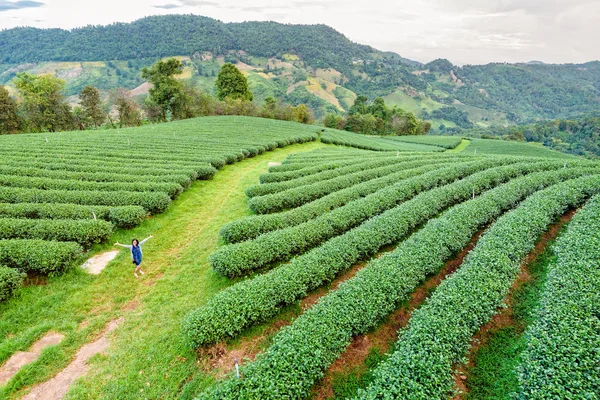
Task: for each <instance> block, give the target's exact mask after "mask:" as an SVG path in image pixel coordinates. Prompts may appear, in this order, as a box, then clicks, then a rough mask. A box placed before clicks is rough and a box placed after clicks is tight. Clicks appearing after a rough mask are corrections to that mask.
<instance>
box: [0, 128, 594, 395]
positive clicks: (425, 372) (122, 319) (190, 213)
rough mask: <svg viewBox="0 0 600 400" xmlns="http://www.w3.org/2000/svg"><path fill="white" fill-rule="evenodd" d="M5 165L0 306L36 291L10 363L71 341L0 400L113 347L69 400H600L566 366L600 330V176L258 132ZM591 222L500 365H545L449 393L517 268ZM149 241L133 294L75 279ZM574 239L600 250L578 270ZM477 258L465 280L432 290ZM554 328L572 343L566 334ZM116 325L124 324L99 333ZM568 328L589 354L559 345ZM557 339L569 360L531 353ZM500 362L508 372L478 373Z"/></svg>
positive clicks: (117, 284)
mask: <svg viewBox="0 0 600 400" xmlns="http://www.w3.org/2000/svg"><path fill="white" fill-rule="evenodd" d="M475 149H477V151H476V152H475ZM0 153H1V154H2V156H3V161H4V162H3V163H2V165H0V226H1V227H2V229H1V230H0V265H2V266H0V294H3V293H8V289H11V290H10V291H12V289H13V287H12V286H11V285H12V284H13V283H14V282H16V281H19V280H21V279H22V278H23V275H21V274H22V273H25V274H27V278H26V279H25V281H24V284H23V286H22V287H20V288H19V287H17V288H14V292H13V295H12V297H10V298H9V297H8V296H6V299H5V300H4V301H2V303H0V316H1V317H0V364H3V363H5V362H7V360H9V358H10V357H11V356H13V355H15V353H17V352H19V351H27V349H29V348H30V347H31V345H32V344H33V343H35V342H36V340H38V339H39V338H41V337H43V336H44V335H45V334H47V333H48V332H57V333H61V334H63V335H65V338H64V339H63V340H62V341H61V342H60V343H59V344H58V345H55V346H50V347H48V348H46V349H44V350H43V351H42V352H41V355H40V357H39V358H38V359H37V360H36V361H33V362H31V363H29V364H27V365H25V366H24V367H23V368H21V369H20V370H19V371H18V372H17V373H16V374H15V375H14V376H13V377H11V378H10V379H9V380H8V381H7V382H6V384H4V386H0V397H1V398H7V399H17V398H21V397H24V396H27V394H28V393H29V392H31V391H32V390H33V391H35V390H36V385H39V384H40V383H43V382H46V381H49V380H50V379H51V378H52V377H54V376H55V375H56V374H57V373H59V372H60V371H62V370H63V369H64V368H65V367H67V366H68V365H69V364H70V363H71V361H72V360H73V359H74V357H75V355H76V353H77V352H78V350H80V349H81V348H82V347H83V346H85V345H86V344H89V343H91V342H94V341H96V340H97V339H98V338H102V337H106V340H107V346H108V348H107V349H106V351H105V352H104V353H101V354H97V355H95V356H93V357H92V358H91V359H90V360H89V362H88V364H89V369H88V370H87V372H85V373H84V374H83V375H82V376H81V377H80V378H79V379H77V380H75V381H74V382H73V383H72V384H70V386H69V390H68V393H67V394H66V397H65V398H67V399H97V398H103V399H139V398H148V399H159V398H160V399H175V398H182V399H194V398H198V399H283V398H298V399H299V398H323V399H324V398H340V399H341V398H346V397H344V396H350V397H352V398H357V399H375V398H386V396H387V397H389V398H423V399H425V398H426V399H432V398H440V399H446V398H449V396H450V394H451V393H452V392H453V391H454V390H459V389H462V390H467V391H468V390H469V387H470V386H469V385H471V383H472V382H475V381H476V382H479V383H478V385H479V386H478V387H477V392H476V393H487V392H493V391H494V390H495V393H498V392H499V390H498V389H497V388H493V387H489V386H493V385H495V383H494V382H492V381H486V380H485V379H479V378H478V377H480V376H481V375H482V374H490V375H492V376H497V377H498V380H502V379H504V380H506V381H510V382H512V386H510V390H507V391H505V392H504V393H502V396H504V397H502V398H506V399H509V398H512V397H511V396H512V394H511V393H509V392H514V396H517V398H523V399H526V398H531V397H529V395H528V393H533V392H535V391H536V390H537V391H540V390H542V391H543V390H547V388H549V387H556V386H557V385H558V386H560V387H561V392H560V393H561V396H562V398H569V397H574V398H575V397H577V396H578V395H580V394H581V393H586V394H589V393H592V392H593V390H594V389H593V388H594V387H597V386H595V385H597V384H598V381H597V376H596V375H595V374H593V373H589V372H586V371H589V370H590V369H591V368H592V365H593V363H594V358H593V355H591V356H589V357H586V358H585V362H586V363H587V364H585V365H587V366H588V367H585V369H584V367H580V366H579V365H576V364H574V363H572V362H569V356H570V354H571V353H570V352H571V351H574V350H573V348H574V347H573V346H575V348H576V350H577V351H578V352H579V353H581V354H593V353H592V352H593V349H594V343H596V342H595V341H594V340H595V339H594V338H596V336H593V329H592V328H591V327H592V326H593V323H590V322H588V321H590V320H592V319H593V317H594V315H596V313H597V304H599V303H598V302H597V301H594V300H593V297H589V296H574V297H572V298H568V297H569V296H568V291H565V289H563V285H566V287H571V286H573V285H575V286H577V285H580V286H581V285H587V286H585V287H586V290H588V291H589V293H590V296H595V295H596V294H594V293H595V292H594V289H593V288H594V286H593V285H594V282H596V281H597V277H596V275H597V274H595V272H594V270H593V268H588V269H582V270H581V271H584V272H582V273H584V275H580V274H578V271H579V268H580V266H579V264H577V263H576V262H575V261H574V260H577V259H578V258H585V257H587V258H586V260H587V261H586V262H587V263H588V264H589V265H596V264H597V263H598V260H599V259H598V257H597V254H596V253H597V252H595V251H594V250H593V246H594V244H593V243H595V242H594V240H596V239H595V237H596V236H597V235H596V234H595V233H594V232H597V229H596V225H597V224H596V222H597V221H595V219H597V218H595V217H594V216H595V215H597V208H598V204H599V197H598V194H599V193H600V164H599V163H597V162H594V161H589V160H584V159H579V158H576V157H571V156H565V155H562V154H560V153H555V152H553V151H550V150H548V149H545V148H543V147H538V146H532V145H526V144H522V143H516V142H506V141H495V140H481V139H471V140H470V141H466V140H462V139H461V138H459V137H444V136H411V137H409V136H407V137H367V136H363V135H359V134H354V133H349V132H343V131H335V130H330V129H326V130H322V128H320V127H316V126H310V125H301V124H295V123H289V122H281V121H273V120H266V119H257V118H247V117H206V118H199V119H192V120H185V121H180V122H175V123H167V124H160V125H151V126H144V127H140V128H130V129H122V130H115V131H99V132H90V131H86V132H64V133H46V134H31V135H18V136H17V135H13V136H0ZM269 163H270V164H269ZM592 198H593V200H591V201H590V199H592ZM582 206H583V209H582V211H580V213H581V216H580V214H577V215H576V216H575V221H574V222H573V224H570V225H567V228H566V229H564V230H562V231H561V234H559V238H558V240H557V244H558V246H559V247H558V250H557V255H558V259H557V260H556V262H554V261H553V262H550V263H546V264H547V269H548V270H549V272H548V283H547V284H546V285H544V284H536V285H532V289H529V290H530V292H531V291H533V294H532V296H534V297H535V298H538V299H541V300H540V302H541V303H540V304H544V307H545V308H544V309H543V310H540V311H539V312H536V313H531V317H530V318H529V319H527V320H526V322H525V323H524V324H525V325H519V329H518V330H515V331H516V332H517V331H518V333H517V334H515V335H513V336H512V337H511V339H510V340H511V342H510V343H508V345H507V346H512V347H511V348H519V349H520V348H523V347H522V343H529V342H531V343H534V344H535V346H528V347H527V352H524V353H523V357H524V358H523V359H521V358H511V359H510V360H507V361H506V363H505V364H504V365H511V366H512V367H511V368H499V369H497V370H496V369H495V368H496V367H495V366H494V365H496V364H494V363H489V364H483V363H482V364H481V365H482V367H480V368H479V369H469V368H465V369H464V370H465V371H466V372H464V373H465V374H467V379H466V382H467V385H466V389H465V388H463V387H457V386H455V379H454V371H455V369H457V368H462V366H461V365H462V362H463V361H464V360H465V356H467V358H468V359H471V358H472V359H473V360H477V359H478V358H477V357H479V356H478V355H469V352H468V351H469V345H470V343H471V340H472V339H473V338H474V337H477V335H479V334H481V331H483V330H485V329H483V330H482V327H484V326H485V325H486V324H487V323H488V322H489V321H490V320H491V319H492V318H493V316H494V315H495V314H496V313H497V312H499V311H500V310H503V309H506V308H508V309H510V307H511V306H510V304H512V303H509V305H508V306H505V305H504V304H505V300H506V299H507V298H511V296H512V295H513V294H514V293H513V290H512V289H511V288H512V286H513V284H514V282H515V281H516V280H518V279H519V276H520V274H521V272H522V268H525V267H522V261H523V260H528V261H526V263H529V262H531V260H529V258H530V257H531V254H532V252H534V248H535V251H539V250H540V249H539V248H538V247H539V246H541V244H540V243H539V242H538V239H539V238H540V237H541V236H542V235H544V234H546V232H547V231H551V230H552V227H553V226H554V223H555V222H556V221H557V220H558V219H559V218H561V216H563V214H565V213H566V212H567V211H569V210H574V209H577V208H579V207H582ZM569 215H570V214H569ZM564 218H566V217H563V219H564ZM565 221H566V220H565ZM588 221H591V222H588ZM150 235H153V236H154V237H153V239H151V240H150V241H149V242H148V243H147V244H145V247H144V263H143V268H144V270H145V271H146V275H145V276H143V277H141V278H140V279H136V278H134V277H133V274H132V272H133V268H132V265H131V260H130V256H129V254H128V252H127V251H126V250H124V251H121V252H120V253H119V255H118V256H117V257H116V258H115V259H114V260H113V261H111V262H110V263H109V264H108V266H107V267H106V269H104V270H103V271H102V272H101V273H100V274H99V275H91V274H89V273H87V272H86V271H85V270H83V269H82V268H80V267H79V265H81V264H83V262H84V261H85V260H86V259H87V258H89V257H90V256H92V255H95V254H101V253H103V252H105V251H107V250H111V249H112V248H113V247H112V245H111V244H112V243H114V242H115V241H119V242H121V243H129V242H130V241H131V239H132V238H133V237H136V238H140V239H142V238H145V237H148V236H150ZM479 235H481V237H479ZM580 237H589V238H590V239H589V241H587V242H585V243H583V244H582V246H584V247H582V249H584V250H581V249H579V248H578V246H576V245H574V243H578V242H577V240H579V238H580ZM469 246H470V247H469ZM466 248H472V250H471V252H470V254H469V256H468V257H466V258H465V259H464V260H462V259H461V260H460V262H459V263H457V265H456V266H455V267H454V268H455V269H456V272H454V270H453V271H451V272H449V275H448V276H447V277H446V279H443V280H442V279H441V278H440V279H439V280H436V279H435V277H436V276H438V275H439V274H440V273H442V272H441V271H446V269H447V268H448V265H450V264H449V262H450V261H451V260H453V259H454V258H455V257H456V256H457V254H459V253H460V252H461V251H462V250H463V249H466ZM46 249H47V250H46ZM552 251H553V250H552V249H547V251H546V252H545V253H544V254H545V256H544V257H552V254H550V255H548V252H552ZM51 252H52V253H51ZM594 263H596V264H594ZM553 271H555V272H553ZM588 276H589V277H590V279H589V280H587V279H585V278H586V277H588ZM440 281H441V283H440ZM340 283H341V284H340ZM423 285H425V286H426V287H428V289H427V291H426V295H424V297H423V299H424V298H425V297H426V298H427V299H428V300H427V301H425V302H424V303H422V301H423V299H421V300H420V301H421V303H415V304H414V307H415V311H414V312H412V313H410V318H409V317H406V318H407V320H406V322H407V324H406V326H405V327H404V328H402V331H401V332H402V335H400V336H397V335H396V333H395V332H396V330H397V329H399V327H398V326H396V325H395V323H394V322H393V321H395V319H394V318H396V317H394V316H397V315H401V314H402V313H404V311H403V310H406V307H408V304H409V303H410V304H412V303H413V301H415V300H414V299H413V296H414V295H415V294H416V293H420V292H423V290H424V289H423V287H425V286H423ZM570 285H571V286H570ZM13 286H18V285H13ZM6 288H8V289H6ZM423 293H425V292H423ZM565 296H566V297H565ZM555 298H557V299H558V298H560V299H564V300H561V301H560V302H558V301H554V300H553V299H555ZM544 299H547V300H544ZM317 300H318V301H317ZM566 301H571V302H572V303H569V304H570V305H565V302H566ZM519 304H525V307H533V306H532V305H531V304H537V303H536V302H522V303H519ZM578 306H581V307H582V310H584V312H583V311H582V314H581V315H580V314H577V315H575V314H573V315H572V314H570V312H569V310H572V309H573V308H570V307H578ZM398 313H400V314H398ZM561 318H563V319H566V320H568V321H569V323H568V324H567V323H565V324H560V325H557V323H556V322H553V321H560V320H561ZM111 321H119V325H118V326H117V327H116V329H115V330H114V331H112V332H111V333H108V334H105V333H103V332H104V330H105V327H106V326H107V324H108V323H109V322H111ZM286 325H287V327H285V328H282V327H283V326H286ZM557 326H559V327H557ZM509 328H510V326H509ZM515 329H516V328H515ZM571 329H572V330H573V332H583V333H585V335H587V336H584V337H588V336H589V338H590V340H578V341H576V342H575V343H574V344H573V345H572V346H571V344H569V343H562V342H561V341H560V340H561V339H560V338H561V332H565V331H567V332H568V331H569V330H571ZM384 332H388V333H387V334H385V333H384ZM389 332H392V334H391V335H390V334H389ZM545 334H549V335H552V337H554V338H555V339H553V343H559V344H560V346H563V347H562V348H564V351H563V352H556V351H555V352H554V353H553V351H554V350H551V343H550V342H543V341H539V340H538V339H537V338H539V337H544V335H545ZM378 335H382V336H381V338H378ZM365 337H368V338H369V339H368V340H366V339H365V340H359V339H360V338H365ZM378 340H379V341H378ZM492 343H494V342H492ZM519 346H521V347H519ZM357 348H358V349H359V350H360V352H359V353H352V352H353V351H355V350H356V349H357ZM486 350H488V353H490V352H493V351H495V350H494V348H492V347H489V348H488V347H486V345H485V344H484V345H483V346H482V347H480V348H479V350H478V351H479V353H477V354H486V353H485V351H486ZM482 351H483V353H481V352H482ZM357 354H362V355H360V356H359V355H357ZM373 354H380V356H378V357H377V360H378V361H377V363H373V362H371V361H369V360H370V358H368V357H367V355H373ZM255 356H256V357H255ZM554 356H556V358H553V357H554ZM339 357H341V359H340V360H341V361H336V360H337V359H338V358H339ZM494 357H504V356H499V355H497V354H496V355H494ZM234 359H238V361H239V362H240V363H241V364H242V365H241V367H240V372H241V376H242V379H237V378H236V377H235V369H234ZM371 359H372V357H371ZM554 363H556V365H560V367H561V371H563V372H564V375H561V376H571V377H576V378H577V380H576V381H575V380H574V383H573V384H572V385H562V386H564V387H562V386H561V384H560V383H557V381H556V379H560V378H556V377H555V376H552V375H548V376H546V375H543V374H541V373H540V371H543V370H544V368H551V367H552V366H553V365H554ZM340 365H341V366H340ZM539 365H542V366H544V367H543V368H540V367H539ZM482 368H483V370H482ZM1 371H2V370H0V377H1V376H2V375H1ZM367 372H368V373H367ZM356 374H357V375H356ZM524 374H527V376H528V377H533V378H531V379H524V378H523V377H524V376H525V375H524ZM333 376H337V377H340V376H341V377H344V376H347V377H350V376H356V378H355V379H354V380H352V379H331V378H332V377H333ZM350 381H352V382H358V383H356V384H353V385H352V386H350V385H348V384H344V383H340V382H350ZM336 382H337V383H336ZM336 385H337V386H336ZM344 385H346V386H344ZM342 386H344V387H342ZM500 392H501V391H500ZM341 393H344V395H342V394H341ZM474 393H475V392H474ZM464 396H467V395H466V394H464ZM486 396H487V395H483V397H480V398H482V399H487V398H490V399H491V398H496V397H486ZM463 398H467V397H463ZM471 398H472V397H471ZM591 398H593V397H591Z"/></svg>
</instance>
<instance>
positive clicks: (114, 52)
mask: <svg viewBox="0 0 600 400" xmlns="http://www.w3.org/2000/svg"><path fill="white" fill-rule="evenodd" d="M227 50H243V51H245V52H247V53H250V54H252V55H255V56H259V57H278V56H279V57H281V56H282V55H283V54H285V53H290V52H291V53H294V54H297V55H298V56H300V57H301V58H302V59H303V60H304V61H306V62H307V63H308V64H309V65H311V66H314V67H334V68H335V67H339V66H346V65H350V64H351V62H352V60H353V59H355V58H361V59H364V58H366V57H367V55H368V54H369V53H370V52H372V51H374V50H373V49H372V48H371V47H369V46H362V45H359V44H356V43H353V42H351V41H350V40H348V39H347V38H346V37H345V36H343V35H342V34H340V33H339V32H337V31H335V30H334V29H332V28H330V27H328V26H325V25H284V24H279V23H276V22H242V23H222V22H220V21H217V20H215V19H212V18H208V17H202V16H196V15H166V16H151V17H146V18H143V19H140V20H138V21H135V22H132V23H115V24H111V25H107V26H86V27H83V28H77V29H73V30H71V31H67V30H63V29H38V28H28V27H26V28H15V29H9V30H4V31H2V32H0V62H1V63H9V64H15V63H27V62H40V61H98V60H129V59H137V58H148V57H155V58H156V57H167V56H172V55H193V54H194V53H197V52H205V51H209V52H212V53H213V54H223V53H224V52H226V51H227Z"/></svg>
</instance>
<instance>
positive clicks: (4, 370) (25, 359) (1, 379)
mask: <svg viewBox="0 0 600 400" xmlns="http://www.w3.org/2000/svg"><path fill="white" fill-rule="evenodd" d="M64 338H65V335H63V334H62V333H57V332H49V333H47V334H45V335H44V337H42V338H41V339H40V340H38V341H37V342H35V343H34V344H33V346H31V348H30V349H29V351H19V352H17V353H15V354H13V355H12V357H10V358H9V359H8V361H6V362H5V363H4V365H2V367H0V385H4V384H5V383H6V382H8V381H9V380H10V379H11V378H12V377H13V376H15V375H16V373H17V372H19V370H20V369H21V368H23V367H24V366H25V365H27V364H30V363H32V362H34V361H35V360H37V359H38V357H39V356H40V354H41V352H42V350H44V349H45V348H46V347H49V346H55V345H57V344H59V343H60V342H62V340H63V339H64Z"/></svg>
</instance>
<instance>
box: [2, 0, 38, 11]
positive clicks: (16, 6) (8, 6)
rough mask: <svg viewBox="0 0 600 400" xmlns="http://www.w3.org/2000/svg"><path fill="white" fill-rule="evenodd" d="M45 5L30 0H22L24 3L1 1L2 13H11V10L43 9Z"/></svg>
mask: <svg viewBox="0 0 600 400" xmlns="http://www.w3.org/2000/svg"><path fill="white" fill-rule="evenodd" d="M43 5H44V3H41V2H39V1H30V0H22V1H7V0H0V12H3V11H11V10H21V9H23V8H37V7H42V6H43Z"/></svg>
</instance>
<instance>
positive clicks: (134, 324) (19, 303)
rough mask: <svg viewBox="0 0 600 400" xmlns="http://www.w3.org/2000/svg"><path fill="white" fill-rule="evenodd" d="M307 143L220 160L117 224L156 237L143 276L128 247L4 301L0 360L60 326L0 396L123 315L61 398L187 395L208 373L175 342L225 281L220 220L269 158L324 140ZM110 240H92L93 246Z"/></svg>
mask: <svg viewBox="0 0 600 400" xmlns="http://www.w3.org/2000/svg"><path fill="white" fill-rule="evenodd" d="M323 146H324V145H323V144H321V143H307V144H303V145H294V146H289V147H286V148H283V149H277V150H275V151H273V152H268V153H266V154H263V155H261V156H258V157H255V158H251V159H248V160H245V161H243V162H240V163H236V164H233V165H229V166H226V167H225V168H223V169H222V170H221V171H219V172H218V173H217V174H216V176H215V177H214V179H213V180H211V181H198V182H195V183H194V184H193V185H192V187H191V188H190V189H188V190H187V191H186V192H185V193H183V194H182V195H181V196H180V197H179V198H178V199H177V200H176V201H175V202H174V203H173V205H172V206H170V207H169V209H168V210H167V211H166V212H165V213H163V214H161V215H158V216H155V217H153V218H150V219H148V220H147V221H145V222H144V223H143V224H142V225H140V226H139V227H137V228H135V229H133V230H128V231H124V230H120V231H117V232H116V233H115V234H114V235H113V237H111V239H110V241H109V243H114V241H116V240H118V241H120V242H122V243H127V242H129V241H131V238H133V237H137V238H139V239H142V238H144V237H146V236H148V235H150V234H153V235H154V236H155V237H154V239H151V240H150V241H149V242H148V243H147V244H146V245H145V247H144V264H143V265H144V270H145V271H146V276H145V277H144V278H143V279H140V280H139V281H138V280H135V278H134V277H133V273H132V272H133V269H132V267H131V263H130V261H129V254H128V253H127V251H122V252H121V254H119V256H118V257H117V258H116V259H115V260H114V261H113V262H111V263H110V264H109V266H108V267H107V268H106V269H105V270H104V271H103V272H102V273H101V274H100V275H98V276H92V275H88V274H87V273H85V272H83V271H81V269H79V268H75V269H74V270H73V271H71V272H69V273H67V274H66V275H63V276H61V277H56V278H51V279H49V280H48V282H47V284H46V285H42V286H31V287H27V288H25V289H24V290H22V291H21V294H20V295H19V296H18V297H17V298H15V299H13V300H12V301H9V302H8V303H6V304H3V305H2V307H1V308H0V317H1V318H0V338H1V339H0V340H1V341H0V363H1V362H3V361H4V360H6V359H7V358H8V357H9V356H10V355H11V354H12V353H14V352H15V351H17V350H24V349H27V348H28V347H29V346H30V345H31V343H33V342H34V341H35V340H36V339H38V338H39V337H41V336H43V334H44V333H45V332H47V331H58V332H61V333H63V334H65V335H66V338H65V340H63V342H62V343H61V344H60V345H58V346H56V347H53V348H49V349H47V350H45V351H44V352H43V353H42V355H41V356H40V358H39V359H38V361H36V362H35V363H33V364H31V365H30V366H28V367H26V368H24V369H22V370H21V371H20V372H19V373H18V374H17V375H16V376H15V377H14V378H13V379H12V380H11V381H10V382H9V384H8V385H7V386H6V387H4V388H2V389H0V398H18V397H20V396H21V395H23V394H24V393H26V392H27V391H28V389H29V388H30V387H31V385H33V384H35V383H39V382H43V381H45V380H47V379H48V378H50V377H52V376H53V375H55V374H56V373H57V372H58V371H60V370H61V369H62V368H64V367H65V366H66V365H68V363H69V362H70V360H71V359H72V358H73V356H74V354H75V353H76V351H77V349H78V348H80V347H81V346H82V345H83V344H85V343H87V342H90V341H93V340H94V339H95V338H97V337H98V335H99V334H100V332H101V331H102V330H103V328H104V326H105V325H106V324H107V323H108V322H110V321H112V320H114V319H116V318H119V317H124V322H123V323H122V324H121V325H120V326H119V328H117V329H116V330H115V331H114V332H113V333H112V334H111V336H110V341H111V346H110V349H109V355H99V356H95V357H94V358H92V359H91V361H90V372H89V374H88V376H87V377H85V378H83V379H82V380H80V381H78V382H76V383H75V384H74V385H73V387H72V388H71V391H70V392H69V393H68V394H67V398H76V399H85V398H90V399H92V398H94V399H95V398H98V397H103V398H107V399H129V398H131V399H138V398H161V399H168V398H190V397H192V396H193V395H195V394H196V393H197V391H198V389H199V387H201V386H203V385H204V384H206V382H208V381H209V380H210V378H209V377H207V376H205V375H203V374H202V373H200V372H199V369H198V368H197V367H196V362H197V360H196V357H195V353H194V352H191V351H189V350H187V349H186V348H185V347H184V346H183V344H182V343H181V335H180V330H179V326H180V322H181V320H182V318H183V317H184V316H185V315H186V314H187V312H188V311H189V310H191V309H193V308H195V307H197V306H198V305H200V304H203V303H205V302H206V301H208V299H209V298H210V297H211V296H213V295H214V294H215V293H216V292H218V291H219V290H221V289H222V288H224V287H226V286H228V285H230V284H231V281H229V280H228V279H225V278H222V277H220V276H219V275H217V274H216V273H214V272H213V271H212V269H211V268H210V266H209V264H208V256H209V255H210V253H211V252H212V251H213V250H214V249H215V247H216V246H217V244H218V231H219V229H220V227H221V226H222V225H223V224H224V223H226V222H229V221H231V220H233V219H236V218H239V217H242V216H244V215H248V214H249V213H250V211H249V210H248V207H247V199H246V196H245V194H244V191H243V189H244V188H245V187H247V186H249V185H251V184H254V183H256V182H257V180H258V176H259V175H260V174H262V173H265V172H266V167H267V163H268V162H269V161H281V160H283V159H284V158H285V157H286V156H287V155H289V154H291V153H294V152H302V151H310V150H313V149H316V148H319V147H323ZM109 248H111V246H110V244H105V245H102V246H97V247H96V248H94V249H93V250H94V251H102V250H106V249H109Z"/></svg>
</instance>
